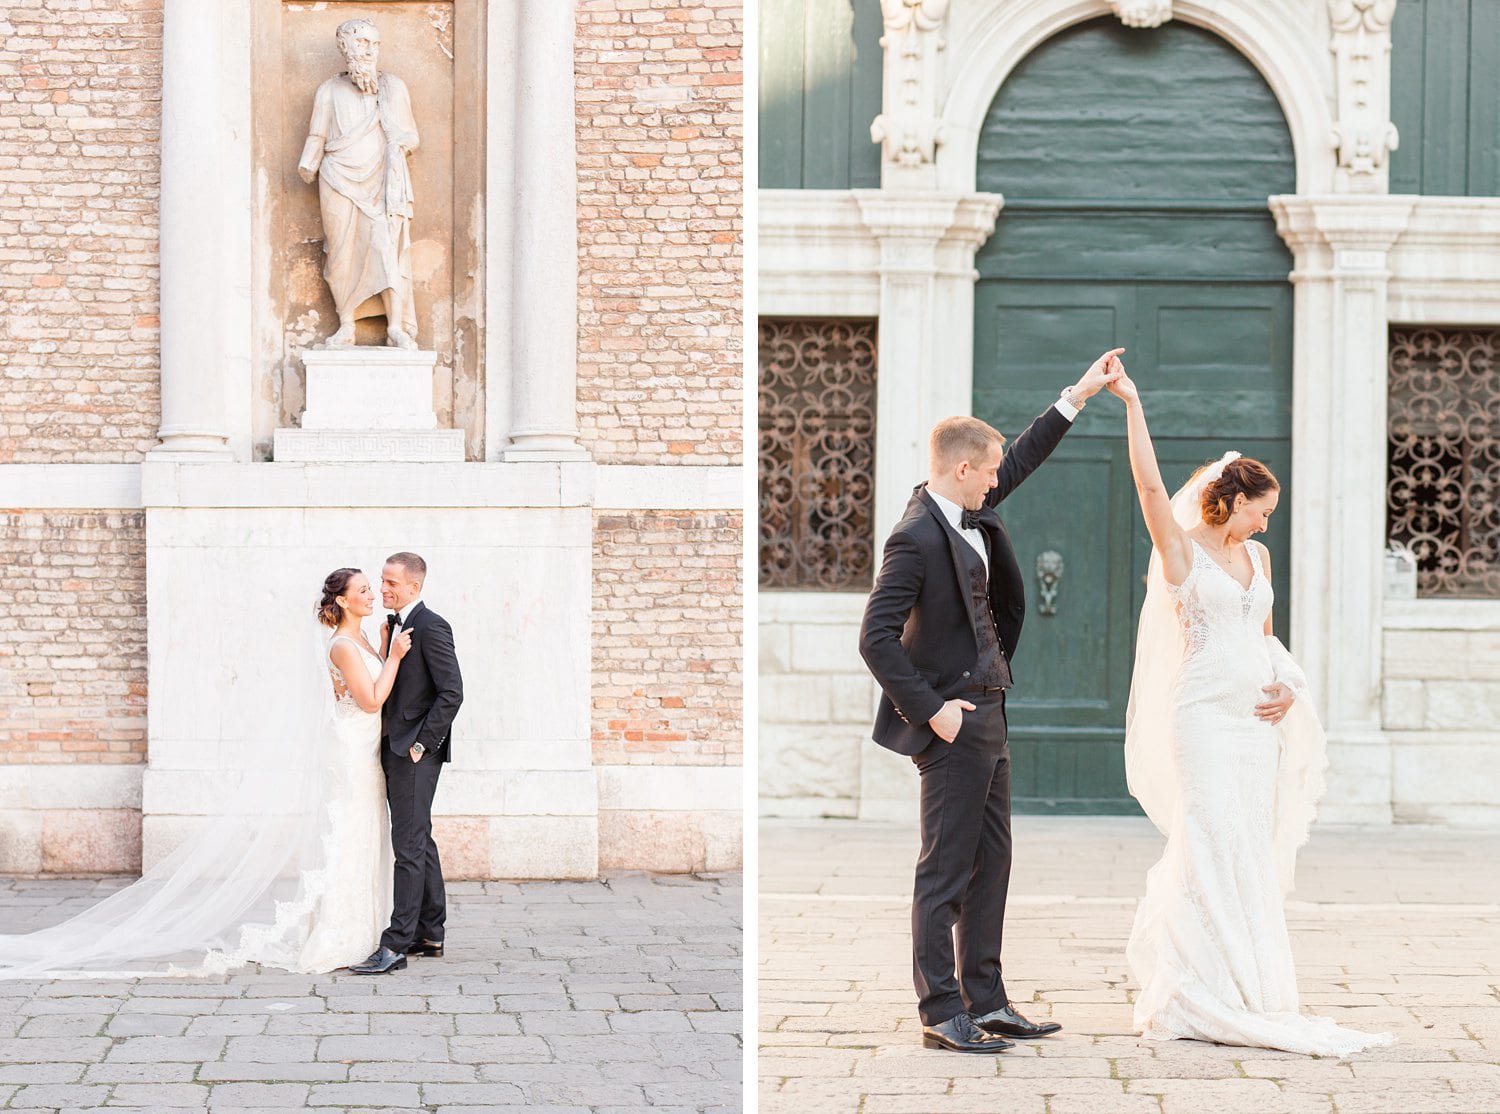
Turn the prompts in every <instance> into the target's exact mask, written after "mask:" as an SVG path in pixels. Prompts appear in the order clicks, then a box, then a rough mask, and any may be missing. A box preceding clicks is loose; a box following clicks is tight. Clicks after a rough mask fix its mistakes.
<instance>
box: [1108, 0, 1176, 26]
mask: <svg viewBox="0 0 1500 1114" xmlns="http://www.w3.org/2000/svg"><path fill="white" fill-rule="evenodd" d="M1109 6H1110V7H1111V8H1113V9H1114V12H1115V15H1117V16H1119V18H1120V22H1121V23H1123V24H1124V25H1125V26H1126V27H1160V26H1161V25H1162V24H1163V23H1166V22H1167V20H1169V19H1171V18H1172V0H1109Z"/></svg>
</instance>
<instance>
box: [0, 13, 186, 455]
mask: <svg viewBox="0 0 1500 1114" xmlns="http://www.w3.org/2000/svg"><path fill="white" fill-rule="evenodd" d="M160 109H161V0H12V2H10V3H0V307H3V308H0V369H3V370H0V463H9V462H21V463H24V462H47V463H61V462H68V461H73V462H114V461H127V460H138V459H140V457H141V455H142V454H143V453H144V452H145V450H146V449H147V448H149V447H150V446H151V445H152V444H154V443H155V440H156V438H155V433H156V429H157V426H158V424H159V411H160V403H159V396H158V393H157V370H158V367H159V358H158V345H157V340H158V323H157V316H156V315H157V308H158V302H157V211H156V210H157V197H158V187H159V180H160V179H159V165H160V160H159V155H158V132H159V128H158V125H159V121H160Z"/></svg>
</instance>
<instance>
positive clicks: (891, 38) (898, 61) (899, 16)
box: [870, 0, 949, 167]
mask: <svg viewBox="0 0 1500 1114" xmlns="http://www.w3.org/2000/svg"><path fill="white" fill-rule="evenodd" d="M948 7H949V0H881V5H880V8H881V14H882V16H883V17H884V19H885V34H884V35H882V36H881V39H880V45H881V47H882V48H883V49H884V51H885V87H884V94H883V104H882V109H883V111H882V112H881V114H880V115H879V116H877V117H875V120H874V122H873V123H872V124H871V125H870V138H871V139H873V140H874V141H875V142H876V143H879V144H880V145H881V156H882V159H883V160H884V161H885V162H886V163H889V164H894V165H896V166H899V167H922V166H926V165H930V164H931V163H932V161H933V159H934V158H935V157H936V153H937V145H938V144H939V143H940V142H942V136H941V134H940V129H939V127H938V110H937V104H938V80H939V77H940V76H941V72H942V70H941V56H942V52H943V50H944V48H945V47H946V46H947V41H946V39H945V37H944V34H945V24H946V22H947V19H948Z"/></svg>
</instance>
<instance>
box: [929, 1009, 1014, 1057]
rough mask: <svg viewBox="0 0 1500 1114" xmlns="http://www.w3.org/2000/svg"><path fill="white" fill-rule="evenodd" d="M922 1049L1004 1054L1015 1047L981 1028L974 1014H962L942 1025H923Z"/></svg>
mask: <svg viewBox="0 0 1500 1114" xmlns="http://www.w3.org/2000/svg"><path fill="white" fill-rule="evenodd" d="M922 1047H923V1048H946V1049H947V1050H948V1051H949V1052H1004V1051H1005V1050H1006V1049H1007V1048H1014V1047H1015V1045H1013V1044H1011V1043H1010V1041H1008V1040H1001V1039H1000V1038H999V1037H997V1036H994V1035H993V1034H990V1033H986V1032H985V1031H984V1030H983V1029H981V1028H979V1026H978V1025H976V1024H975V1023H974V1015H973V1014H971V1013H961V1014H959V1015H958V1016H957V1017H950V1018H949V1019H948V1020H947V1021H944V1022H943V1023H942V1024H941V1025H923V1026H922Z"/></svg>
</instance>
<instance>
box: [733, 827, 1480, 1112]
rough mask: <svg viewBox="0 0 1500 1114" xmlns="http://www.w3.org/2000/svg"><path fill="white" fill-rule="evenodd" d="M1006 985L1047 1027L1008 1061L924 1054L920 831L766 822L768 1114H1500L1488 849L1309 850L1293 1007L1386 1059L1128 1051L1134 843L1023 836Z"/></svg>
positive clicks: (1384, 839) (1152, 841)
mask: <svg viewBox="0 0 1500 1114" xmlns="http://www.w3.org/2000/svg"><path fill="white" fill-rule="evenodd" d="M1015 842H1016V850H1015V870H1014V874H1013V877H1012V882H1011V900H1010V902H1009V903H1008V908H1007V915H1006V939H1005V957H1004V958H1005V966H1006V972H1007V977H1006V984H1007V986H1008V987H1009V989H1010V991H1011V994H1012V996H1013V998H1014V999H1015V1000H1016V1001H1017V1003H1018V1004H1019V1005H1020V1008H1021V1010H1022V1012H1023V1013H1025V1014H1026V1015H1027V1016H1028V1017H1031V1018H1032V1019H1034V1020H1040V1019H1051V1020H1056V1021H1059V1022H1061V1023H1062V1025H1063V1026H1064V1031H1063V1033H1062V1034H1061V1035H1059V1036H1058V1037H1055V1038H1052V1039H1049V1040H1045V1041H1032V1042H1019V1043H1018V1044H1017V1045H1016V1047H1015V1048H1014V1049H1013V1050H1011V1051H1008V1052H1006V1053H1003V1054H1001V1055H999V1056H962V1055H955V1054H953V1053H948V1052H940V1051H928V1050H924V1049H923V1048H922V1047H921V1037H920V1025H919V1024H918V1022H917V1018H916V1011H915V1001H914V998H913V992H912V988H911V951H910V908H911V906H910V900H911V898H910V894H911V878H912V869H913V866H914V864H915V860H916V852H917V837H916V833H915V831H914V830H912V829H910V828H908V827H906V826H903V825H895V824H875V823H861V822H854V821H835V820H829V821H796V822H793V821H774V820H773V821H762V822H761V832H760V866H761V872H760V902H759V904H760V916H759V955H760V972H759V1011H760V1012H759V1025H760V1034H759V1042H760V1045H759V1071H758V1074H759V1081H758V1082H759V1086H758V1098H759V1109H760V1111H761V1112H762V1114H808V1112H809V1111H817V1112H818V1114H823V1112H828V1114H839V1112H843V1111H848V1112H851V1114H854V1112H857V1114H942V1112H955V1114H958V1112H968V1111H986V1112H989V1111H1005V1112H1007V1114H1136V1112H1139V1114H1207V1112H1212V1114H1277V1112H1286V1114H1302V1112H1312V1114H1428V1112H1431V1114H1497V1112H1500V869H1497V867H1496V865H1495V864H1496V862H1497V861H1500V831H1461V830H1460V831H1455V830H1434V829H1426V828H1415V827H1406V826H1398V827H1394V828H1368V829H1354V828H1343V829H1338V828H1330V829H1319V830H1317V831H1316V832H1315V833H1314V836H1313V839H1312V841H1311V843H1310V844H1309V845H1308V846H1307V847H1306V848H1304V849H1303V852H1302V856H1301V858H1300V860H1299V864H1298V887H1297V891H1296V893H1295V894H1294V895H1293V897H1292V899H1291V900H1290V901H1289V904H1288V923H1289V927H1290V930H1291V935H1292V944H1293V950H1294V952H1295V954H1296V958H1297V969H1298V975H1299V985H1300V988H1301V991H1302V996H1303V1000H1304V1002H1303V1004H1304V1008H1305V1009H1307V1010H1309V1011H1311V1012H1313V1013H1317V1014H1321V1015H1324V1016H1328V1017H1332V1018H1335V1019H1336V1020H1338V1021H1339V1022H1340V1023H1341V1024H1348V1025H1351V1026H1355V1027H1358V1028H1362V1029H1368V1030H1372V1031H1385V1032H1392V1033H1395V1034H1396V1036H1397V1038H1398V1042H1397V1043H1396V1044H1395V1045H1394V1046H1392V1047H1390V1048H1383V1049H1377V1050H1374V1051H1372V1052H1369V1053H1365V1054H1363V1055H1360V1056H1356V1057H1353V1058H1350V1059H1347V1060H1335V1059H1328V1058H1315V1057H1305V1056H1297V1055H1293V1054H1291V1053H1286V1052H1277V1051H1271V1050H1268V1049H1246V1048H1229V1047H1222V1046H1219V1045H1207V1044H1201V1043H1198V1042H1192V1041H1174V1042H1171V1043H1168V1044H1160V1043H1155V1042H1145V1041H1141V1040H1139V1039H1138V1038H1137V1037H1136V1036H1135V1035H1134V1033H1133V1032H1132V1029H1131V1003H1132V1000H1133V997H1134V991H1135V987H1134V985H1133V983H1132V981H1131V979H1130V976H1129V972H1128V969H1127V967H1126V964H1125V956H1124V950H1125V941H1126V938H1127V936H1128V935H1129V932H1130V925H1131V920H1132V918H1133V915H1134V911H1135V903H1136V900H1137V898H1138V896H1139V894H1140V893H1141V892H1142V890H1143V888H1144V879H1145V872H1146V869H1147V868H1148V867H1149V866H1150V865H1151V864H1152V863H1154V862H1155V861H1156V859H1157V858H1158V857H1159V855H1160V853H1161V845H1162V840H1161V837H1160V836H1159V835H1158V834H1157V833H1156V831H1155V829H1153V828H1152V827H1151V825H1150V823H1149V822H1147V821H1146V820H1144V819H1139V818H1114V817H1107V818H1106V817H1079V818H1071V817H1070V818H1060V817H1031V816H1024V817H1017V818H1016V821H1015Z"/></svg>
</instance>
